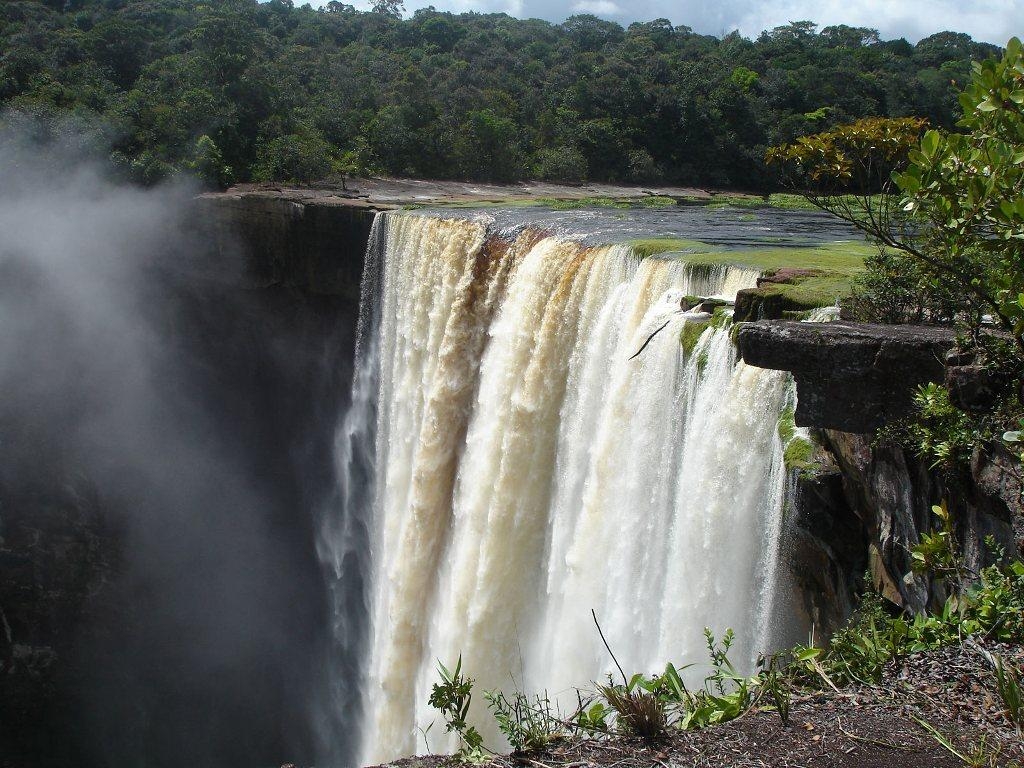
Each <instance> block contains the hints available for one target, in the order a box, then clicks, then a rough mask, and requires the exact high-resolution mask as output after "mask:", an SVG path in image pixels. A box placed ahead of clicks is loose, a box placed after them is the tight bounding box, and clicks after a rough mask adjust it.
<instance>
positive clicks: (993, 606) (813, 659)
mask: <svg viewBox="0 0 1024 768" xmlns="http://www.w3.org/2000/svg"><path fill="white" fill-rule="evenodd" d="M970 637H975V638H984V639H987V640H996V641H1000V642H1007V643H1024V563H1021V562H1020V561H1016V562H1013V563H1010V564H1008V565H1003V566H990V567H988V568H985V569H984V570H983V571H982V572H981V575H980V578H979V580H978V581H977V583H975V584H973V585H971V586H969V587H967V588H966V589H965V590H964V591H962V592H957V593H954V594H953V595H952V596H951V597H950V598H949V599H948V600H947V601H946V602H945V604H944V605H943V607H942V610H941V611H939V612H938V613H935V614H931V615H926V614H921V615H918V616H916V617H914V618H913V619H909V618H907V617H906V616H904V615H902V614H900V615H894V614H893V613H892V612H891V611H890V610H889V609H888V608H887V607H886V604H885V602H884V601H883V600H882V598H881V597H879V596H878V595H877V594H875V593H873V592H869V593H867V594H866V595H865V596H864V599H863V602H862V603H861V606H860V608H859V609H858V610H857V612H856V613H855V614H854V616H853V617H852V618H851V619H850V621H849V623H848V624H847V626H846V627H844V628H843V629H841V630H840V631H838V632H837V633H836V634H835V635H833V636H832V639H831V641H830V642H829V644H828V646H827V647H826V648H815V647H811V646H797V647H796V648H795V649H794V650H793V657H794V660H795V661H796V662H797V665H798V668H800V669H802V670H803V674H804V675H805V680H806V679H808V677H807V676H809V677H810V678H820V679H822V680H824V681H825V682H826V683H827V684H829V685H837V686H841V685H847V684H849V683H861V684H864V685H876V684H877V683H878V682H879V681H880V680H881V678H882V671H883V669H884V668H885V665H886V664H888V663H889V662H890V661H891V660H893V659H896V658H899V657H901V656H905V655H907V654H909V653H916V652H918V651H925V650H929V649H933V648H940V647H942V646H945V645H953V644H957V643H961V642H963V641H964V640H965V639H967V638H970Z"/></svg>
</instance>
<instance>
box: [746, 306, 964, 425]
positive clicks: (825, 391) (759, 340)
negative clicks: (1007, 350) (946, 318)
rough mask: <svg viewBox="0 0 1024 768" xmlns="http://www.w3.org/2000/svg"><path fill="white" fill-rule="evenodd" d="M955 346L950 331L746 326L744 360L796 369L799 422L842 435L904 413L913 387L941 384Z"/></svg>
mask: <svg viewBox="0 0 1024 768" xmlns="http://www.w3.org/2000/svg"><path fill="white" fill-rule="evenodd" d="M953 345H954V333H953V330H952V329H951V328H940V327H934V326H910V325H871V324H867V323H848V322H833V323H801V322H794V321H788V320H765V321H759V322H753V323H743V324H742V325H741V326H740V330H739V347H740V354H741V355H742V357H743V360H744V361H745V362H746V363H748V364H749V365H756V366H758V367H759V368H772V369H775V370H782V371H791V372H792V373H793V378H794V379H795V380H796V386H797V410H796V423H797V424H798V425H799V426H804V427H819V428H828V429H836V430H841V431H843V432H856V433H865V432H871V431H873V430H874V429H876V428H878V427H880V426H882V425H883V424H885V423H887V422H889V421H892V420H893V419H897V418H900V417H902V416H904V415H906V414H907V413H908V412H909V411H910V408H911V405H912V401H913V393H914V389H915V388H916V387H917V386H918V385H921V384H925V383H927V382H932V381H935V382H937V381H942V380H943V376H944V373H945V365H944V362H943V361H944V358H945V355H946V353H947V352H948V351H949V350H950V349H951V348H952V347H953Z"/></svg>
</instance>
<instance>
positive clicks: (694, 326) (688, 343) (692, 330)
mask: <svg viewBox="0 0 1024 768" xmlns="http://www.w3.org/2000/svg"><path fill="white" fill-rule="evenodd" d="M710 323H711V320H710V318H708V319H701V318H700V317H695V318H692V319H690V318H687V320H686V322H685V323H683V327H682V329H681V330H680V331H679V343H680V344H682V345H683V352H685V353H686V356H687V357H689V356H690V355H692V354H693V350H694V349H696V348H697V342H698V341H700V337H701V336H702V335H703V334H704V331H705V330H707V327H708V325H710Z"/></svg>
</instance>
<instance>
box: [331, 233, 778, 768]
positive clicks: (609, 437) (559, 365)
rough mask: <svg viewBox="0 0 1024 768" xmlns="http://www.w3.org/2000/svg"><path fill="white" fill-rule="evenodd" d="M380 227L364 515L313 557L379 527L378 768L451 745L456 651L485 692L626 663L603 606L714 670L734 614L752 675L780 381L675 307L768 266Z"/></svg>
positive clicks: (367, 342) (375, 619) (374, 731)
mask: <svg viewBox="0 0 1024 768" xmlns="http://www.w3.org/2000/svg"><path fill="white" fill-rule="evenodd" d="M379 218H380V219H382V220H383V223H382V224H379V225H378V226H377V227H376V228H375V233H376V236H377V237H378V238H380V242H378V243H377V244H376V245H375V246H371V250H373V249H374V248H376V249H377V250H378V252H379V253H378V256H377V257H376V258H379V259H380V262H379V264H376V267H377V268H378V270H379V271H374V270H373V269H372V268H371V266H373V265H371V264H370V261H371V260H370V259H369V258H368V270H369V271H368V275H371V279H373V280H377V283H376V284H374V285H373V287H372V290H368V291H364V303H365V304H367V305H369V306H371V307H373V309H368V308H367V306H364V308H363V310H362V313H363V316H364V317H366V318H368V319H367V320H366V322H365V324H364V325H363V331H364V332H366V336H365V338H364V337H362V336H361V339H362V340H361V349H362V350H363V351H362V353H361V354H362V357H361V358H360V360H359V364H358V365H359V368H358V369H357V372H356V379H355V392H354V396H353V406H352V413H350V414H349V417H348V418H346V420H345V424H344V425H343V427H342V429H341V436H340V440H339V456H340V459H341V463H342V465H343V472H351V473H353V474H352V477H353V478H354V480H352V481H351V482H352V487H353V488H358V489H359V493H355V492H354V491H353V490H352V488H350V487H349V486H348V485H346V486H343V487H344V488H345V497H346V502H345V503H346V504H348V505H349V506H348V507H346V508H345V510H344V511H345V515H346V516H351V518H352V520H353V521H356V522H355V523H350V524H348V529H345V528H344V527H342V528H338V527H337V526H335V527H330V526H328V527H326V528H324V530H323V537H324V539H325V541H326V543H324V545H323V547H322V549H323V552H322V554H323V555H324V556H326V557H327V559H328V562H330V563H332V564H333V565H334V566H335V567H336V569H338V570H341V569H343V564H344V562H345V559H346V557H357V556H358V554H357V553H354V551H353V549H352V542H353V541H354V542H356V543H357V544H358V543H359V542H360V541H361V540H362V539H361V538H360V536H361V534H360V533H359V532H358V530H359V525H358V521H365V522H367V524H368V525H369V534H368V535H369V539H370V551H371V555H372V557H371V563H372V564H371V566H370V573H371V574H372V576H371V584H370V587H369V590H368V593H367V594H368V595H369V603H370V605H369V613H370V629H369V637H368V641H367V644H366V649H367V651H366V654H365V661H364V669H365V677H364V678H363V681H362V685H361V688H362V698H361V704H360V708H361V712H362V727H361V729H360V736H361V742H362V749H361V754H360V762H361V764H363V765H369V764H373V763H376V762H380V761H383V760H388V759H393V758H396V757H399V756H401V755H405V754H411V753H413V752H416V751H417V749H419V750H420V751H422V750H423V749H425V748H427V747H426V745H425V741H426V742H428V743H429V748H430V749H437V750H445V749H448V748H450V747H451V746H452V745H451V743H450V740H449V737H447V736H446V735H445V734H444V729H443V728H442V727H440V726H438V727H434V728H432V729H430V730H428V728H429V726H430V724H431V723H432V722H434V721H435V720H436V719H438V716H437V713H436V712H434V711H433V710H431V709H430V708H429V706H428V704H427V699H428V697H429V693H430V688H431V685H432V684H433V683H434V682H436V680H437V677H436V665H437V662H438V661H439V660H440V661H443V662H444V663H446V664H447V663H454V661H455V659H456V658H458V657H459V656H460V655H461V656H462V659H463V668H464V669H465V670H466V671H467V673H468V674H469V675H471V676H472V677H475V678H476V680H477V688H478V690H480V691H482V690H488V689H503V690H506V691H512V690H516V689H519V690H525V691H542V690H547V691H549V692H550V693H551V695H552V696H553V697H554V698H555V699H556V700H557V699H558V697H559V696H563V695H570V696H571V699H572V701H573V703H575V695H573V694H571V690H572V687H573V686H587V685H588V684H589V683H590V682H592V681H594V680H600V679H602V678H603V677H604V676H605V675H606V673H607V672H609V671H610V670H611V659H610V658H609V657H608V654H607V652H606V651H605V649H604V647H603V644H602V642H601V639H600V637H599V636H598V633H597V631H596V629H595V628H594V626H593V620H592V617H591V610H592V609H593V610H594V611H595V612H596V613H597V615H598V617H599V618H600V621H601V624H602V628H603V630H604V633H605V635H606V636H607V638H608V641H609V643H610V644H611V646H612V648H613V649H614V650H615V653H616V655H617V656H618V658H619V660H620V661H621V662H622V663H623V665H624V666H625V667H626V668H627V669H628V670H633V671H646V672H650V671H654V670H656V669H660V668H662V667H663V666H664V664H665V662H666V661H669V660H672V661H676V662H682V663H686V662H693V661H704V660H706V651H705V649H704V638H703V629H704V627H705V626H707V627H711V628H712V629H713V630H714V631H715V632H717V633H719V634H720V633H722V632H724V631H725V629H727V628H730V627H731V628H733V629H734V630H735V631H736V633H737V644H736V646H735V651H734V653H735V660H736V661H738V662H740V663H741V664H742V663H743V662H744V660H745V661H746V664H745V666H747V667H750V666H752V665H753V660H754V658H755V657H756V655H757V653H758V652H759V651H765V650H768V649H769V647H770V645H771V618H772V613H773V608H772V606H773V602H774V592H775V582H776V575H775V566H776V563H777V561H778V541H779V531H780V527H781V518H782V504H783V496H784V488H785V474H786V473H785V470H784V466H783V455H782V453H783V451H782V445H781V441H780V439H779V435H778V427H777V423H778V418H779V414H780V412H781V410H782V407H783V402H784V400H785V398H786V397H787V388H788V383H787V379H786V377H785V375H784V374H781V373H778V372H773V371H766V370H761V369H757V368H751V367H748V366H746V365H744V364H743V363H737V362H736V356H735V348H734V346H733V344H732V343H731V341H730V338H729V328H728V326H727V325H719V326H718V327H716V326H715V325H712V324H709V323H708V317H707V315H699V314H695V313H683V312H682V311H680V298H681V297H682V296H684V295H688V294H695V295H702V296H711V295H717V294H726V293H729V294H734V293H735V291H736V290H737V289H738V288H742V287H747V286H751V285H753V284H754V283H755V281H756V277H757V272H754V271H750V270H743V269H737V268H733V267H727V266H721V267H706V266H704V267H695V266H694V265H689V264H687V263H685V262H683V261H680V260H676V259H669V258H648V259H644V260H641V259H639V258H637V257H636V256H635V254H633V252H632V251H631V250H630V249H629V248H628V247H627V246H607V247H585V246H583V245H581V244H579V243H577V242H572V241H566V240H560V239H558V238H553V237H544V236H541V235H539V234H538V233H536V232H532V231H529V230H526V231H522V232H520V233H519V234H518V235H517V236H514V237H509V238H501V237H495V236H491V237H489V236H488V232H487V229H486V226H485V225H484V224H481V223H479V222H475V221H468V220H446V219H440V218H435V217H430V216H422V215H415V214H386V215H382V216H381V217H379ZM361 322H362V320H361ZM692 323H703V324H706V325H707V327H706V329H704V330H703V331H700V329H698V331H697V333H699V334H700V335H699V340H697V341H696V343H695V344H692V343H691V344H682V343H681V337H686V336H687V335H688V334H689V331H684V328H685V327H686V326H687V325H688V324H692ZM659 329H660V331H659ZM691 330H692V326H691ZM655 331H658V332H657V333H655ZM652 334H653V336H652ZM691 335H692V334H691ZM645 344H646V347H644V345H645ZM641 348H643V351H642V352H641V353H640V354H639V355H637V354H636V353H637V352H638V350H640V349H641ZM371 441H372V451H370V450H369V447H370V445H371ZM345 467H350V468H351V469H345ZM360 473H369V475H368V476H366V477H364V476H363V474H360ZM346 482H350V481H347V480H346ZM371 487H372V499H371V497H370V496H367V495H366V494H365V493H364V492H365V491H366V490H368V489H370V488H371ZM359 504H362V505H363V508H361V509H356V508H355V507H353V506H351V505H359ZM346 519H347V517H346ZM353 529H354V530H356V534H355V535H353V533H352V530H353ZM698 674H699V675H700V676H702V673H698ZM481 698H482V697H481V696H478V697H477V699H478V700H479V699H481ZM477 703H479V702H475V704H477ZM471 717H472V718H473V722H474V723H476V724H477V725H478V727H479V728H480V730H481V732H482V733H483V735H484V737H485V740H486V741H487V743H489V744H491V745H494V746H500V745H501V743H502V742H501V740H500V736H499V734H498V733H497V731H496V729H495V728H494V727H493V724H491V725H488V723H489V722H490V718H489V716H488V715H487V714H486V712H482V711H475V712H472V713H471ZM424 734H426V735H424Z"/></svg>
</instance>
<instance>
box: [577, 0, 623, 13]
mask: <svg viewBox="0 0 1024 768" xmlns="http://www.w3.org/2000/svg"><path fill="white" fill-rule="evenodd" d="M572 9H573V11H575V12H577V13H593V14H595V15H597V16H625V15H626V12H625V11H624V10H622V9H621V8H620V7H619V6H618V5H616V4H615V3H613V2H612V0H577V2H575V3H573V4H572Z"/></svg>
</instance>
